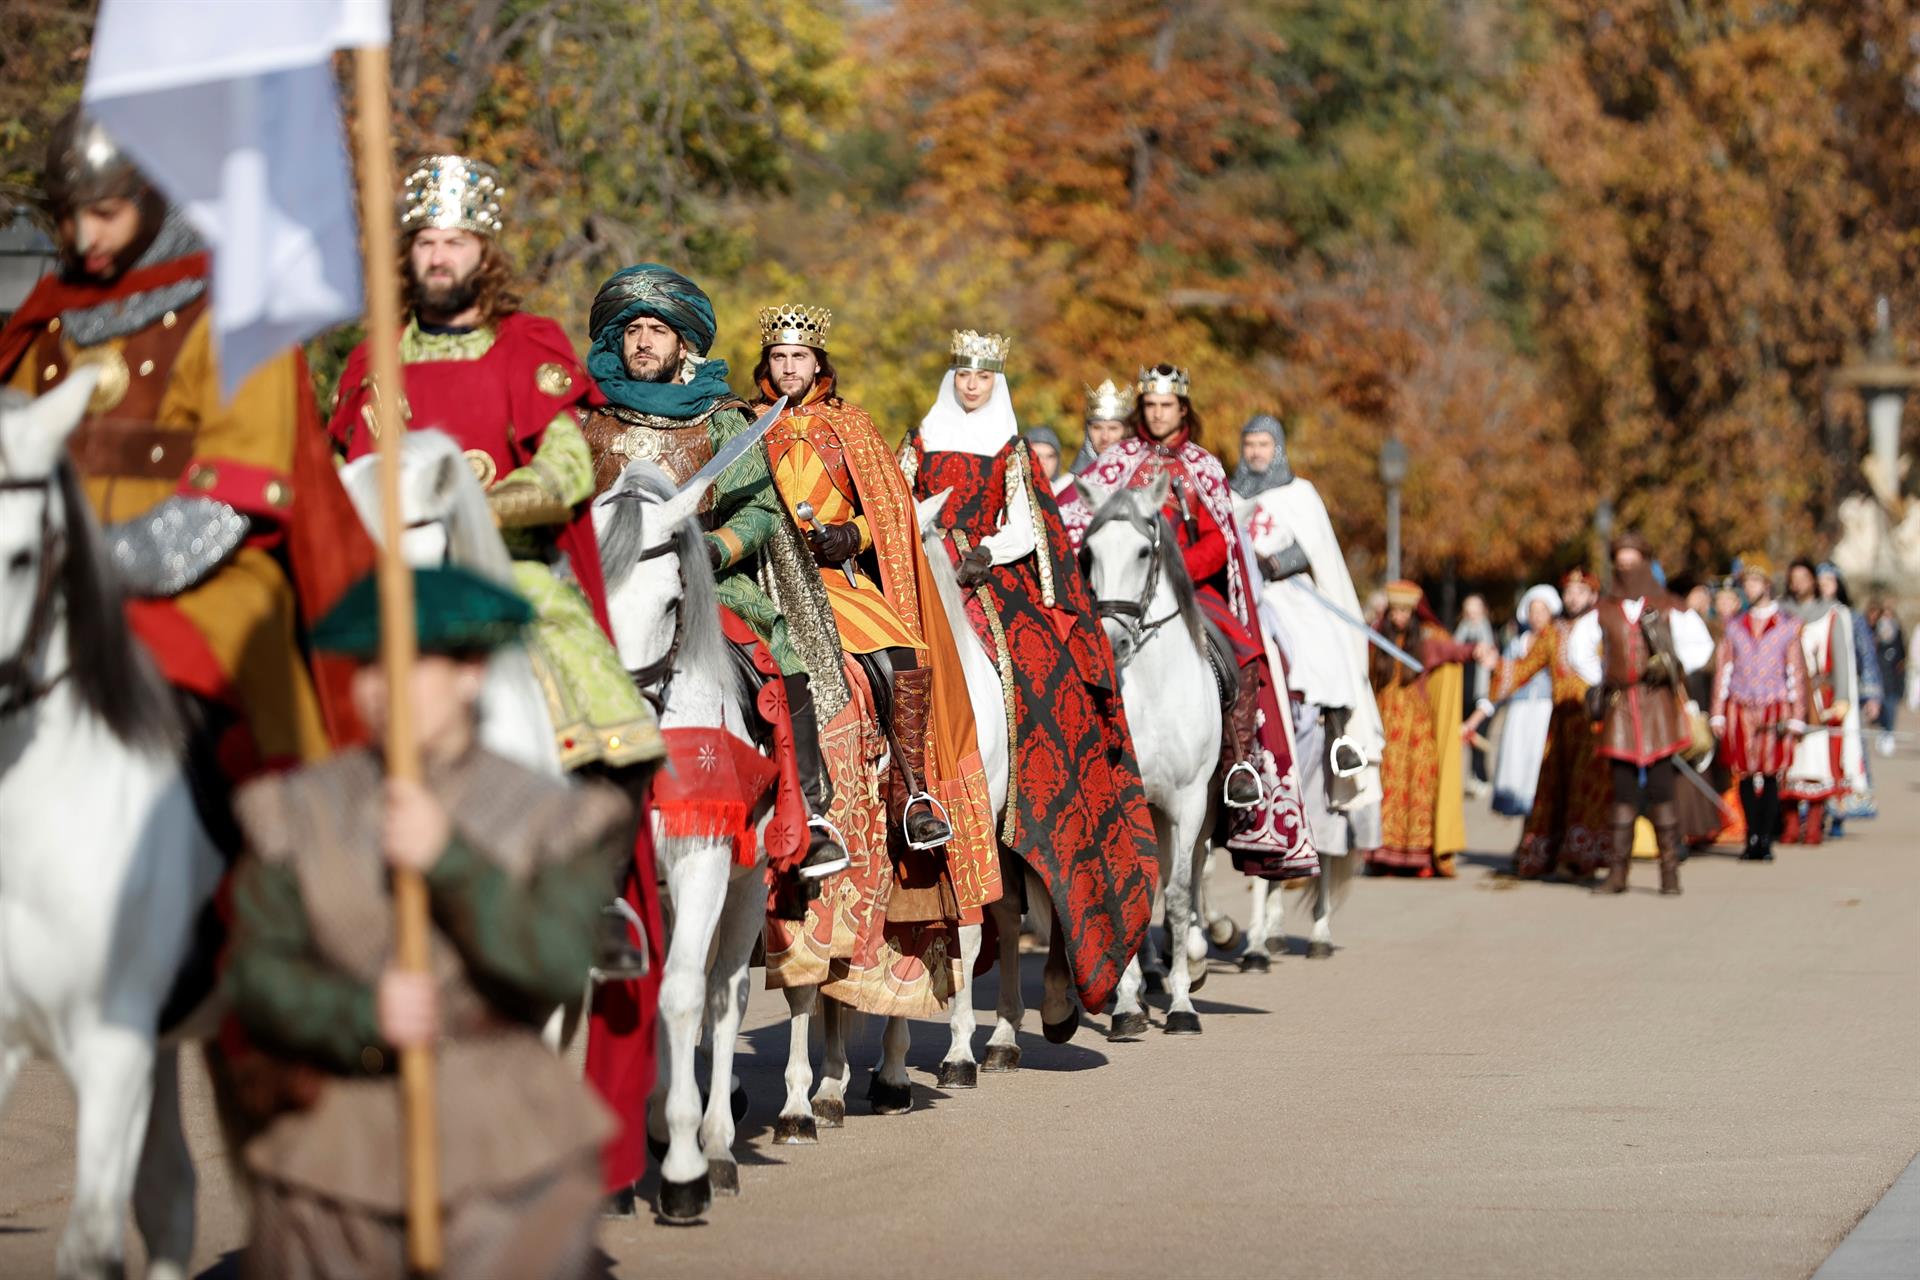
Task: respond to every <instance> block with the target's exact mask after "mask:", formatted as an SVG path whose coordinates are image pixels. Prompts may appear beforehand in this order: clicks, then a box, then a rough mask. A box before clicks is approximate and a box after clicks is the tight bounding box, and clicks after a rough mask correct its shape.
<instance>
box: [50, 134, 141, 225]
mask: <svg viewBox="0 0 1920 1280" xmlns="http://www.w3.org/2000/svg"><path fill="white" fill-rule="evenodd" d="M43 186H44V187H45V190H46V197H47V206H48V209H49V211H50V212H51V213H52V214H53V216H54V217H56V218H63V217H66V216H67V215H68V214H70V213H72V212H73V211H74V210H76V209H78V208H79V207H80V206H81V205H84V204H87V203H88V202H90V201H94V200H105V199H108V198H110V197H113V196H124V197H126V198H127V199H130V200H137V199H139V198H141V197H142V196H146V195H150V194H152V191H153V188H152V186H151V185H150V184H149V183H148V182H147V178H146V175H145V174H143V173H141V172H140V170H139V168H138V167H136V166H135V165H134V163H133V159H132V157H130V156H129V155H127V153H126V152H125V151H122V150H121V149H120V144H119V143H117V142H115V141H114V140H113V137H112V135H110V134H109V133H108V132H107V131H106V130H105V129H104V128H102V127H101V124H100V122H99V121H98V120H95V119H94V118H93V117H92V116H89V115H87V114H85V113H84V112H82V111H81V110H80V108H78V107H75V108H74V109H73V110H71V111H69V112H67V114H66V115H64V116H62V117H61V118H60V122H59V123H58V124H56V125H54V126H53V133H52V135H51V136H50V137H49V138H48V139H47V162H46V173H45V177H44V179H43Z"/></svg>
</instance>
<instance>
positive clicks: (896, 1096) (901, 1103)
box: [867, 1071, 913, 1116]
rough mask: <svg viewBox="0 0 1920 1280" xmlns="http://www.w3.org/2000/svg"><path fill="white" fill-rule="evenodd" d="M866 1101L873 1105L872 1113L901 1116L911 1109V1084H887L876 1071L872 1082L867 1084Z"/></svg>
mask: <svg viewBox="0 0 1920 1280" xmlns="http://www.w3.org/2000/svg"><path fill="white" fill-rule="evenodd" d="M867 1101H868V1102H869V1103H871V1104H872V1105H873V1114H875V1115H877V1116H903V1115H905V1114H907V1112H909V1111H911V1110H913V1086H912V1085H911V1084H888V1083H887V1082H886V1081H885V1080H882V1079H881V1078H880V1073H879V1072H878V1071H876V1072H874V1073H873V1080H872V1082H871V1083H869V1084H868V1085H867Z"/></svg>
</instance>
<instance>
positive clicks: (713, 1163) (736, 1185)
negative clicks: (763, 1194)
mask: <svg viewBox="0 0 1920 1280" xmlns="http://www.w3.org/2000/svg"><path fill="white" fill-rule="evenodd" d="M707 1181H708V1183H710V1184H711V1185H712V1187H713V1190H714V1193H715V1194H716V1195H723V1196H737V1195H739V1194H740V1166H739V1165H737V1164H735V1163H734V1162H733V1161H732V1160H713V1159H709V1160H708V1161H707Z"/></svg>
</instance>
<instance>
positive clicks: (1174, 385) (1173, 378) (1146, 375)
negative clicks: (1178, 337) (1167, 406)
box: [1133, 365, 1193, 397]
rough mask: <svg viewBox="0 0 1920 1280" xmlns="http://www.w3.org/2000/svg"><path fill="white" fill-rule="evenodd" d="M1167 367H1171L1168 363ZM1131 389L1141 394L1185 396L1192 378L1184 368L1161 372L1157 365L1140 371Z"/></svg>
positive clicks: (1191, 383)
mask: <svg viewBox="0 0 1920 1280" xmlns="http://www.w3.org/2000/svg"><path fill="white" fill-rule="evenodd" d="M1167 367H1168V368H1173V366H1171V365H1169V366H1167ZM1133 389H1134V390H1135V391H1137V392H1139V393H1140V394H1141V395H1143V396H1181V397H1185V396H1186V395H1187V394H1188V393H1189V392H1191V391H1192V390H1193V379H1192V378H1191V377H1189V376H1188V374H1187V371H1186V370H1185V369H1174V370H1173V372H1172V373H1161V372H1160V369H1159V366H1157V365H1156V366H1155V367H1154V368H1151V369H1142V370H1141V371H1140V378H1139V381H1137V382H1135V383H1134V384H1133Z"/></svg>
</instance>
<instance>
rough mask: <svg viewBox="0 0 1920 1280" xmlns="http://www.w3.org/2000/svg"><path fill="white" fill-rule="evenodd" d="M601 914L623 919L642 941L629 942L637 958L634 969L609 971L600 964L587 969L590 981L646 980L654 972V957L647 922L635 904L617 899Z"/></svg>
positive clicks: (601, 910)
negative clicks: (648, 937)
mask: <svg viewBox="0 0 1920 1280" xmlns="http://www.w3.org/2000/svg"><path fill="white" fill-rule="evenodd" d="M600 914H601V915H602V916H621V917H623V918H624V919H625V921H626V923H627V924H628V925H629V926H630V927H631V928H632V929H633V932H634V933H635V934H638V935H639V938H640V941H639V942H638V943H637V944H635V943H633V942H632V941H631V939H629V940H628V941H629V945H630V946H632V948H633V954H634V956H635V962H634V967H633V968H631V969H607V968H602V967H601V966H600V965H598V964H595V965H590V966H588V968H587V977H588V979H589V980H590V981H593V982H628V981H632V980H633V979H635V978H644V977H646V976H647V975H648V974H649V973H651V972H653V956H652V954H651V953H650V952H649V950H648V948H647V922H646V921H645V920H642V919H641V918H640V913H639V912H638V911H635V910H634V909H633V904H632V903H631V902H628V901H627V900H626V899H625V898H615V899H613V901H611V902H609V903H608V904H607V905H606V906H604V907H602V908H600Z"/></svg>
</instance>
